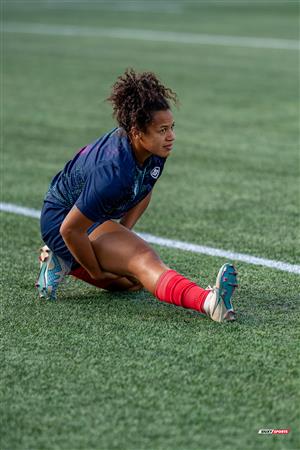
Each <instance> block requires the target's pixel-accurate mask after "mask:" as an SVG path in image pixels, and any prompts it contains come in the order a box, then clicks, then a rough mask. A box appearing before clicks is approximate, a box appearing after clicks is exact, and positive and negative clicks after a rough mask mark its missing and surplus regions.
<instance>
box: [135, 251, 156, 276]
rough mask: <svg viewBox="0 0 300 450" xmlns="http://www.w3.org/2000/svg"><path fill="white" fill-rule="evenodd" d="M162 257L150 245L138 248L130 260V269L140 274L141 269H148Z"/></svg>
mask: <svg viewBox="0 0 300 450" xmlns="http://www.w3.org/2000/svg"><path fill="white" fill-rule="evenodd" d="M159 261H160V259H159V257H158V256H157V254H156V253H155V252H154V250H152V249H151V248H150V247H149V248H148V247H146V248H145V247H142V248H138V249H137V251H136V252H135V254H134V255H133V257H132V258H131V260H130V263H129V264H130V269H131V271H132V272H133V273H134V274H138V273H140V272H141V271H146V270H148V269H149V267H150V266H151V265H152V264H153V263H156V262H159Z"/></svg>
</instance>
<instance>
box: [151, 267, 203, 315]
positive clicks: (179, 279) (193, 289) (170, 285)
mask: <svg viewBox="0 0 300 450" xmlns="http://www.w3.org/2000/svg"><path fill="white" fill-rule="evenodd" d="M209 292H210V290H207V289H202V288H201V287H200V286H198V285H197V284H196V283H193V282H192V281H190V280H188V279H187V278H185V277H183V276H182V275H180V274H179V273H178V272H176V271H175V270H167V271H166V272H164V273H163V274H162V275H161V277H160V278H159V280H158V282H157V285H156V288H155V296H156V297H157V298H158V300H161V301H163V302H167V303H173V304H174V305H177V306H182V307H183V308H189V309H196V311H199V312H201V313H202V314H205V311H204V309H203V305H204V302H205V299H206V297H207V295H208V293H209Z"/></svg>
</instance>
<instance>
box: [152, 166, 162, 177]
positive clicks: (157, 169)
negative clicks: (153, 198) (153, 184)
mask: <svg viewBox="0 0 300 450" xmlns="http://www.w3.org/2000/svg"><path fill="white" fill-rule="evenodd" d="M159 174H160V167H154V169H152V170H151V172H150V175H151V177H152V178H154V179H155V180H156V179H157V178H158V177H159Z"/></svg>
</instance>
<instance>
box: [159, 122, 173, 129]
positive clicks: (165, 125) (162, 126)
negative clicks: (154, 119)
mask: <svg viewBox="0 0 300 450" xmlns="http://www.w3.org/2000/svg"><path fill="white" fill-rule="evenodd" d="M174 125H175V121H174V122H172V125H171V127H172V126H174ZM168 126H169V125H167V124H163V125H158V127H159V128H168Z"/></svg>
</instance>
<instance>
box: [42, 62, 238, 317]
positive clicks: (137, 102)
mask: <svg viewBox="0 0 300 450" xmlns="http://www.w3.org/2000/svg"><path fill="white" fill-rule="evenodd" d="M108 100H109V101H110V102H111V103H112V105H113V111H114V116H115V118H116V119H117V122H118V124H119V127H118V128H114V129H113V130H112V131H110V132H109V133H107V134H105V135H104V136H102V137H101V138H99V139H98V140H97V141H95V142H93V143H92V144H90V145H88V146H87V147H84V148H83V149H81V150H80V151H79V152H78V153H77V154H76V155H75V157H74V158H73V159H72V160H71V161H69V162H68V163H67V164H66V166H65V167H64V169H63V170H62V171H61V172H59V173H58V174H57V175H56V176H55V177H54V179H53V180H52V182H51V185H50V188H49V190H48V192H47V194H46V196H45V200H44V206H43V209H42V214H41V233H42V238H43V240H44V242H45V243H46V244H47V245H46V246H45V247H43V249H42V253H41V256H40V273H39V277H38V280H37V283H36V287H37V289H38V291H39V294H40V297H45V298H49V299H55V298H56V292H57V287H58V285H59V284H60V282H61V281H62V279H63V278H64V276H66V275H68V274H71V275H73V276H75V277H76V278H79V279H81V280H84V281H86V282H88V283H91V284H93V285H96V286H98V287H100V288H104V289H109V290H129V291H130V290H137V289H140V288H142V287H144V288H145V289H147V290H148V291H149V292H151V293H152V294H153V295H155V296H156V297H157V298H158V299H159V300H161V301H165V302H168V303H173V304H175V305H178V306H182V307H184V308H191V309H195V310H197V311H199V312H200V313H202V314H205V315H207V316H208V317H210V318H211V319H213V320H215V321H219V322H221V321H224V320H234V311H233V307H232V303H231V297H232V294H233V292H234V289H235V287H236V286H237V284H236V271H235V269H234V267H233V266H232V265H230V264H224V265H223V266H222V267H221V269H220V271H219V274H218V276H217V280H216V284H215V287H214V288H213V289H202V288H201V287H199V286H197V285H196V284H195V283H193V282H191V281H189V280H187V279H186V278H185V277H183V276H182V275H180V274H179V273H177V272H175V271H174V270H171V269H170V268H169V267H168V266H166V265H165V264H164V263H163V262H162V261H161V259H160V258H159V256H158V255H157V254H156V253H155V252H154V251H153V249H152V248H150V247H149V245H148V244H147V243H146V242H145V241H144V240H142V239H141V238H139V237H138V236H137V235H136V234H135V233H133V232H132V231H131V229H132V228H133V226H134V225H135V223H136V222H137V221H138V219H139V218H140V217H141V215H142V214H143V212H144V211H145V209H146V208H147V206H148V204H149V202H150V198H151V192H152V189H153V187H154V185H155V183H156V181H157V179H158V178H159V177H160V175H161V173H162V171H163V167H164V164H165V161H166V159H167V158H168V156H169V155H170V153H171V151H172V147H173V144H174V140H175V133H174V120H173V115H172V112H171V110H170V101H172V102H174V103H176V102H177V96H176V94H175V93H174V92H173V91H172V90H171V89H169V88H167V87H165V86H164V85H163V84H161V82H160V81H159V80H158V78H157V77H156V76H155V75H154V74H153V73H150V72H144V73H141V74H138V73H136V72H135V71H134V70H132V69H131V70H126V72H125V73H124V74H123V75H122V76H120V77H119V78H118V80H117V81H116V83H115V84H114V86H113V89H112V93H111V96H110V97H109V99H108ZM115 219H120V222H119V223H118V222H116V221H115Z"/></svg>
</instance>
